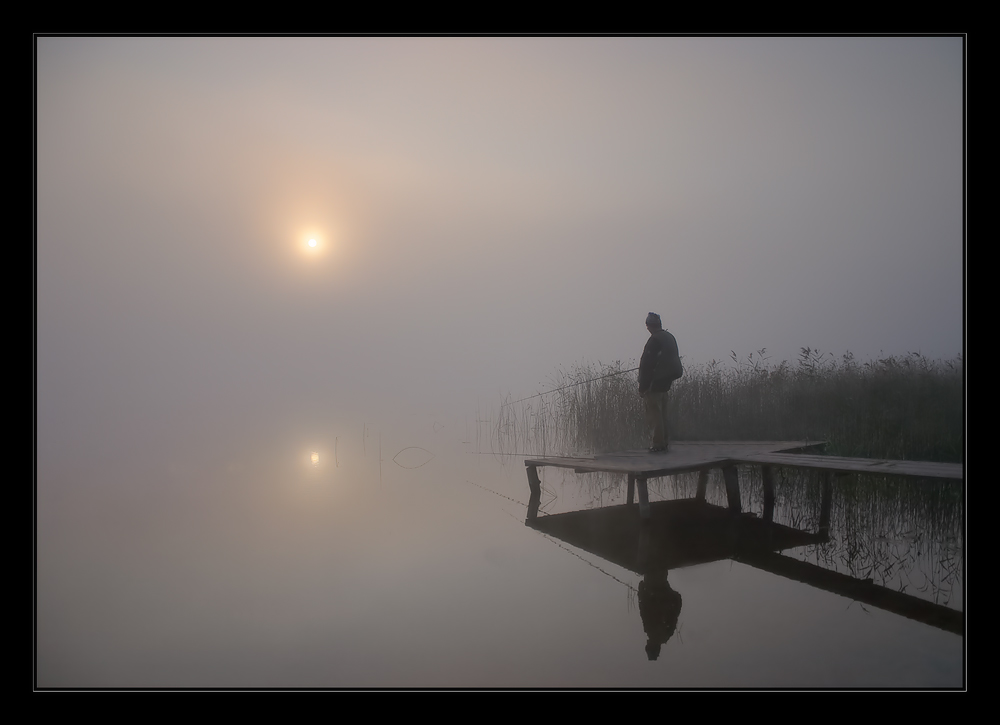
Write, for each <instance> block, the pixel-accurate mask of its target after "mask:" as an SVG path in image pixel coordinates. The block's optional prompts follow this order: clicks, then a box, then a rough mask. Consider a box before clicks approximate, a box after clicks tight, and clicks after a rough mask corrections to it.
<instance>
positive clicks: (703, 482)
mask: <svg viewBox="0 0 1000 725" xmlns="http://www.w3.org/2000/svg"><path fill="white" fill-rule="evenodd" d="M707 490H708V469H707V468H703V469H702V470H700V471H698V493H696V494H695V498H697V499H698V500H699V501H704V500H705V492H706V491H707Z"/></svg>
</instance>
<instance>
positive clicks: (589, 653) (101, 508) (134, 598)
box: [37, 422, 964, 688]
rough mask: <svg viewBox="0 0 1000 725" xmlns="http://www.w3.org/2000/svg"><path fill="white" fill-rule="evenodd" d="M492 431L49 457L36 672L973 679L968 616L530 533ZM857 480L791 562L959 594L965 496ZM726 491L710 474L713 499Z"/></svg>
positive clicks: (42, 495)
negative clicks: (639, 562) (820, 538)
mask: <svg viewBox="0 0 1000 725" xmlns="http://www.w3.org/2000/svg"><path fill="white" fill-rule="evenodd" d="M470 438H472V439H473V440H470ZM474 438H475V436H469V435H468V433H467V432H466V431H463V430H459V427H458V426H446V425H443V424H438V423H436V422H428V423H427V425H425V426H415V427H414V428H413V429H412V430H409V431H398V430H397V431H389V430H385V431H382V430H379V429H378V427H377V426H368V425H367V424H364V423H361V422H359V423H357V424H355V423H351V424H350V425H343V426H341V427H339V428H337V427H331V428H330V429H329V430H325V431H323V432H321V433H315V434H313V435H312V436H311V437H310V436H309V435H302V436H299V437H298V439H296V438H295V437H294V436H291V437H289V439H288V440H284V441H280V442H276V441H272V440H259V439H257V440H248V441H245V442H243V443H239V444H234V443H233V442H232V440H233V439H232V436H230V437H229V438H228V439H227V440H228V442H226V443H224V442H222V441H221V439H220V442H218V445H217V446H216V445H214V444H213V441H211V440H202V441H200V442H199V443H198V445H196V446H195V445H188V446H187V447H184V446H181V445H179V444H177V445H175V446H173V447H172V448H171V447H169V446H165V447H164V448H163V449H159V450H157V449H155V448H151V449H150V450H146V451H129V452H128V453H127V454H123V455H122V456H121V458H120V459H105V460H94V461H81V460H77V461H64V462H62V463H59V464H40V466H39V474H38V534H37V541H38V559H37V577H38V578H37V594H38V605H37V613H38V627H37V653H38V660H37V673H38V684H39V685H40V686H43V687H91V686H97V687H168V686H169V687H242V686H253V687H344V688H351V687H655V688H672V687H680V688H689V687H959V686H961V685H962V684H963V657H964V655H963V638H962V636H961V635H959V634H955V633H952V632H949V631H945V630H943V629H940V628H937V627H935V626H931V625H928V624H925V623H921V622H920V621H915V620H913V619H909V618H907V617H904V616H900V615H899V614H893V613H891V612H888V611H884V610H882V609H879V608H877V607H874V606H871V605H866V604H862V603H860V602H858V601H854V600H852V599H851V598H850V597H847V596H843V595H840V594H837V593H834V592H831V591H825V590H824V589H821V588H817V587H815V586H810V585H808V584H804V583H802V582H800V581H795V580H794V579H790V578H788V577H786V576H781V575H778V574H775V573H770V572H768V571H764V570H761V569H760V568H756V567H755V566H751V565H749V564H746V563H739V562H737V561H734V560H733V559H730V558H720V559H718V560H711V561H706V562H704V563H697V564H693V565H687V566H680V567H678V568H669V569H656V567H653V570H651V571H646V572H645V573H643V574H639V573H636V571H634V570H632V569H630V568H628V567H627V566H624V565H621V564H620V563H615V562H614V561H613V560H609V559H608V558H605V557H602V556H601V555H599V554H598V553H594V551H590V550H587V549H586V548H581V547H578V546H575V545H574V544H573V543H570V542H567V541H566V540H561V539H560V538H559V537H558V536H555V535H553V534H551V533H546V532H544V531H540V530H537V529H535V528H531V527H528V526H526V525H525V518H526V511H527V509H526V506H525V504H526V503H527V501H528V488H527V480H526V477H525V472H524V467H523V463H522V458H521V457H516V456H514V457H509V458H507V457H505V458H498V457H495V456H491V455H481V454H476V453H475V452H474V451H475V448H476V443H477V442H476V441H475V440H474ZM380 450H381V453H380ZM313 453H316V454H317V456H318V460H317V461H316V462H315V463H313V461H312V454H313ZM745 473H746V475H745V476H744V479H745V482H744V494H743V495H744V508H747V509H749V510H750V511H756V512H757V513H760V511H761V509H760V505H759V500H758V499H759V496H758V494H759V491H758V490H757V489H756V488H755V482H754V480H753V477H752V474H751V472H745ZM588 476H589V475H584V474H581V475H577V474H573V473H572V472H568V471H565V472H564V471H557V470H555V469H543V486H544V491H545V494H544V496H543V500H542V510H541V512H540V520H544V519H545V517H546V516H551V515H555V514H558V513H560V512H570V511H574V510H587V509H599V508H601V506H609V505H615V504H621V503H622V502H623V496H624V486H623V485H622V484H623V482H622V481H620V480H616V479H613V478H610V477H604V478H601V477H588ZM693 485H694V484H693V482H692V481H690V480H687V479H681V478H678V479H665V480H663V481H661V482H660V484H658V485H656V486H653V491H652V492H651V497H652V498H653V499H654V500H671V499H676V498H688V497H690V496H692V495H693V490H694V489H693ZM914 485H916V484H914ZM920 485H922V486H924V489H923V490H924V491H926V490H927V488H926V487H928V486H930V487H933V486H945V487H947V486H948V485H950V484H933V483H926V482H923V483H921V484H920ZM811 486H812V483H811V482H810V481H808V480H802V481H799V480H793V479H785V480H783V481H780V482H779V488H778V504H777V509H776V512H775V521H777V522H781V523H783V524H789V525H791V526H793V527H794V528H799V529H801V530H804V531H813V532H814V531H815V530H816V520H817V515H818V513H817V507H816V502H815V496H811V494H810V493H809V491H810V490H811V489H810V487H811ZM858 490H859V486H858V485H857V482H855V485H854V487H853V488H852V484H851V481H850V480H847V479H843V480H841V481H838V483H837V486H836V495H835V497H834V511H833V516H832V526H831V530H830V541H829V542H828V543H826V544H816V543H810V544H806V545H801V546H797V547H791V548H788V549H786V550H785V551H783V553H782V555H783V556H787V557H789V558H793V559H796V560H798V561H806V562H810V563H813V564H818V565H820V566H822V567H824V568H826V569H829V570H835V571H840V572H841V573H846V574H850V575H851V576H855V577H858V578H863V579H864V578H871V579H872V580H873V581H874V582H875V583H879V584H885V585H886V586H887V587H889V588H892V589H894V590H900V589H902V590H904V592H905V593H913V594H914V595H915V596H917V597H918V598H922V599H924V600H927V601H937V602H938V603H941V604H944V605H945V606H948V607H950V608H952V609H956V610H961V608H962V606H963V605H962V598H961V591H962V578H961V572H962V569H963V561H962V544H963V542H962V539H961V524H960V521H961V512H960V504H959V505H957V506H956V507H954V509H955V510H953V511H951V512H949V511H947V510H943V509H942V507H943V508H944V509H947V508H948V506H947V501H948V500H953V499H954V496H952V497H951V498H950V499H949V495H948V494H947V493H945V494H944V495H943V496H942V497H941V498H942V500H944V501H945V503H944V504H942V503H941V501H937V499H935V500H934V501H932V502H931V503H930V504H927V505H926V506H925V508H926V510H924V509H922V508H921V506H924V504H926V500H927V496H926V495H924V494H922V493H919V492H918V493H917V494H914V493H913V488H912V486H911V488H909V489H906V490H905V491H903V492H902V493H901V492H900V491H899V490H896V489H893V492H892V497H893V498H891V499H890V500H888V502H885V501H883V502H879V501H873V499H872V497H871V496H870V495H869V496H867V497H865V496H862V495H859V494H858ZM865 490H868V489H865ZM907 496H910V498H911V499H912V498H913V496H916V503H914V502H913V501H912V500H910V499H907ZM921 497H923V498H921ZM723 501H724V494H723V491H722V486H721V483H720V482H717V481H715V480H714V479H713V480H712V481H711V482H710V485H709V490H708V502H709V503H713V502H714V503H720V504H721V503H722V502H723ZM900 501H903V502H904V503H903V504H900ZM907 501H909V502H908V503H907ZM921 502H924V503H921ZM927 507H929V508H927ZM636 516H638V514H637V513H636ZM921 517H922V518H921ZM556 520H557V519H551V521H556ZM592 520H593V521H594V522H596V523H595V524H594V526H596V527H598V528H600V526H601V525H602V524H601V523H600V521H601V520H600V519H597V518H595V519H592ZM920 522H923V523H922V524H921V523H920ZM928 522H930V523H928ZM918 524H920V525H919V526H918ZM611 545H612V546H614V542H613V541H612V542H611ZM623 546H624V548H625V549H629V546H631V544H627V545H623ZM654 548H655V547H654ZM629 550H630V551H631V549H629ZM647 553H648V552H647ZM661 553H662V552H661ZM653 558H654V559H655V552H654V557H653ZM709 558H710V557H709ZM640 590H641V591H642V594H640ZM650 633H651V634H650ZM651 640H664V641H662V642H657V644H659V648H658V650H659V651H658V652H654V653H653V654H655V659H650V656H651V652H650V650H651V649H653V650H655V649H656V647H652V648H651V647H650V642H651Z"/></svg>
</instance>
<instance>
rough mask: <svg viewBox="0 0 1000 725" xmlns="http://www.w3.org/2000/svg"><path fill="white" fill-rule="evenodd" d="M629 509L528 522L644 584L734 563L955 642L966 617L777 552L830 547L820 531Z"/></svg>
mask: <svg viewBox="0 0 1000 725" xmlns="http://www.w3.org/2000/svg"><path fill="white" fill-rule="evenodd" d="M635 508H636V507H635V506H634V505H629V504H625V505H620V506H607V507H605V508H601V509H593V510H589V511H570V512H568V513H561V514H552V515H550V516H541V517H537V518H534V519H528V521H527V522H526V523H527V525H528V526H530V527H531V528H533V529H535V530H537V531H540V532H542V533H544V534H547V535H549V536H551V537H553V538H555V539H559V540H560V541H564V542H565V543H567V544H570V545H572V546H574V547H576V548H578V549H581V550H583V551H586V552H589V553H590V554H593V555H595V556H598V557H600V558H602V559H604V560H606V561H610V562H612V563H614V564H617V565H618V566H620V567H622V568H623V569H628V570H629V571H633V572H635V573H636V574H640V575H643V576H646V575H648V574H650V573H654V572H666V571H669V570H670V569H679V568H682V567H687V566H694V565H696V564H707V563H710V562H714V561H722V560H725V559H732V560H734V561H738V562H740V563H743V564H746V565H748V566H752V567H754V568H756V569H761V570H763V571H767V572H770V573H772V574H777V575H778V576H782V577H785V578H788V579H793V580H795V581H799V582H803V583H805V584H809V585H810V586H814V587H817V588H819V589H823V590H825V591H828V592H832V593H834V594H839V595H841V596H844V597H848V598H850V599H853V600H855V601H858V602H861V603H863V604H867V605H870V606H873V607H877V608H879V609H884V610H886V611H889V612H893V613H895V614H899V615H901V616H903V617H907V618H908V619H913V620H916V621H918V622H923V623H924V624H929V625H931V626H932V627H937V628H938V629H943V630H945V631H948V632H954V633H955V634H962V633H963V631H964V622H965V615H964V614H963V613H962V612H960V611H957V610H954V609H950V608H948V607H946V606H943V605H941V604H934V603H933V602H929V601H927V600H924V599H921V598H919V597H915V596H912V595H910V594H904V593H901V592H897V591H893V590H892V589H887V588H886V587H882V586H879V585H877V584H874V583H873V582H872V581H871V580H868V579H856V578H854V577H851V576H848V575H846V574H841V573H839V572H836V571H831V570H829V569H824V568H823V567H821V566H817V565H815V564H810V563H808V562H804V561H798V560H796V559H791V558H789V557H787V556H782V555H781V554H780V553H779V552H781V551H785V550H787V549H793V548H796V547H799V546H805V545H808V544H821V543H824V542H826V541H827V540H828V537H827V534H826V532H824V531H820V532H817V533H812V532H808V531H801V530H799V529H793V528H791V527H788V526H783V525H781V524H776V523H773V522H771V521H765V520H764V519H761V518H757V517H756V516H754V515H752V514H737V513H734V512H732V511H730V510H729V509H727V508H725V507H722V506H715V505H713V504H710V503H706V502H705V501H702V500H699V499H696V498H694V499H683V500H677V501H656V502H653V503H651V504H650V516H649V518H648V519H640V517H639V516H637V515H636V510H635Z"/></svg>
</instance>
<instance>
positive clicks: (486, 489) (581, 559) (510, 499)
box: [465, 479, 638, 592]
mask: <svg viewBox="0 0 1000 725" xmlns="http://www.w3.org/2000/svg"><path fill="white" fill-rule="evenodd" d="M465 482H466V483H471V484H472V485H473V486H478V487H479V488H481V489H483V490H484V491H489V492H490V493H493V494H496V495H497V496H500V497H502V498H505V499H507V500H508V501H512V502H513V503H516V504H520V505H521V506H524V507H525V508H527V504H523V503H521V502H520V501H516V500H515V499H512V498H511V497H510V496H504V495H503V494H502V493H498V492H496V491H494V490H493V489H492V488H486V486H480V485H479V484H478V483H475V482H474V481H470V480H468V479H466V480H465ZM504 513H505V514H507V515H508V516H510V517H511V518H512V519H514V520H515V521H520V519H517V518H515V517H514V515H513V514H512V513H510V512H509V511H504ZM536 530H537V529H536ZM538 533H539V534H541V535H542V536H544V537H545V538H546V539H548V540H549V541H551V542H552V543H553V544H555V545H556V546H558V547H559V548H560V549H562V550H563V551H567V552H569V553H570V554H572V555H573V556H575V557H576V558H577V559H579V560H580V561H582V562H583V563H584V564H586V565H587V566H589V567H592V568H594V569H597V571H599V572H601V573H602V574H604V575H605V576H608V577H611V578H612V579H614V580H615V581H616V582H618V583H619V584H621V585H622V586H624V587H626V588H628V589H630V590H632V591H633V592H637V591H638V590H637V589H636V588H635V587H634V586H632V585H631V584H629V583H628V582H623V581H622V580H621V579H619V578H618V577H616V576H615V575H614V574H612V573H611V572H609V571H605V570H604V569H602V568H601V567H599V566H597V564H595V563H593V562H592V561H589V560H587V559H584V558H583V557H582V556H580V555H579V554H577V553H576V552H575V551H573V550H572V549H569V548H567V547H565V546H563V545H562V544H561V543H560V542H559V541H558V540H556V539H554V538H552V537H551V536H549V535H548V534H546V533H545V532H543V531H539V532H538Z"/></svg>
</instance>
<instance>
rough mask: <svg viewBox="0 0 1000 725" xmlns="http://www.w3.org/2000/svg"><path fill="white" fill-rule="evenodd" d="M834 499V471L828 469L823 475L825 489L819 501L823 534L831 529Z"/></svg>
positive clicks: (820, 526) (820, 525)
mask: <svg viewBox="0 0 1000 725" xmlns="http://www.w3.org/2000/svg"><path fill="white" fill-rule="evenodd" d="M832 501H833V471H826V473H825V475H824V476H823V491H822V494H821V496H820V503H819V531H820V533H821V534H825V533H828V532H829V531H830V505H831V503H832Z"/></svg>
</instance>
